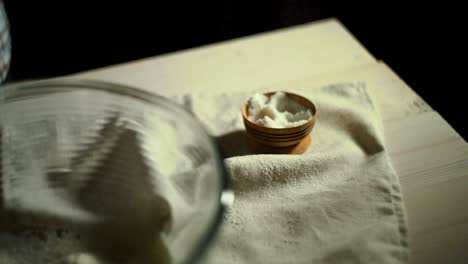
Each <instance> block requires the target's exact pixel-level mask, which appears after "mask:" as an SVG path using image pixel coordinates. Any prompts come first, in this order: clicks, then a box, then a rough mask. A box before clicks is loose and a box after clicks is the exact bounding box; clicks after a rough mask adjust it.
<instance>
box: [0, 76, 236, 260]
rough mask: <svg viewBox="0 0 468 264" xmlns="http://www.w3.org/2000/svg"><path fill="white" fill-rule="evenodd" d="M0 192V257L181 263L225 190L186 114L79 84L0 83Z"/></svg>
mask: <svg viewBox="0 0 468 264" xmlns="http://www.w3.org/2000/svg"><path fill="white" fill-rule="evenodd" d="M0 184H1V185H0V187H1V188H0V248H2V251H1V252H0V261H1V260H4V259H7V260H8V261H13V262H14V263H80V261H85V260H88V261H96V262H97V263H192V262H195V261H196V260H197V259H199V258H200V257H201V256H202V255H203V253H204V252H206V249H207V248H208V246H209V244H210V241H211V240H212V238H213V237H214V235H215V233H216V230H217V229H218V227H219V225H220V222H221V221H220V220H221V217H222V214H223V208H224V206H225V205H226V204H225V203H223V201H225V200H223V199H222V198H223V195H229V194H230V193H229V191H228V190H227V188H226V187H227V177H226V173H225V169H224V166H223V160H222V157H221V156H220V154H219V151H218V148H217V146H216V144H215V143H214V140H213V139H212V138H211V137H210V136H209V135H208V134H207V133H206V131H205V130H204V128H203V127H202V125H201V124H200V123H199V122H198V121H197V120H196V119H195V118H194V116H193V115H191V114H190V113H189V112H187V111H185V110H184V109H183V108H182V107H180V106H178V105H177V104H175V103H173V102H171V101H170V100H168V99H166V98H164V97H160V96H156V95H154V94H150V93H147V92H144V91H141V90H137V89H134V88H131V87H127V86H123V85H118V84H112V83H104V82H97V81H84V80H46V81H33V82H24V83H16V84H10V85H7V86H2V87H0ZM2 258H3V259H2Z"/></svg>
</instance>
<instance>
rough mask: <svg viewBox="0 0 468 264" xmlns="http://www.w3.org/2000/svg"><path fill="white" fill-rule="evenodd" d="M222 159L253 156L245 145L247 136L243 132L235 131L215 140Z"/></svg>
mask: <svg viewBox="0 0 468 264" xmlns="http://www.w3.org/2000/svg"><path fill="white" fill-rule="evenodd" d="M215 140H216V142H217V143H218V145H219V147H220V149H221V151H222V154H223V156H224V158H231V157H236V156H244V155H250V154H254V153H253V152H251V151H250V150H249V147H248V145H247V134H246V133H245V131H244V130H236V131H233V132H229V133H227V134H224V135H221V136H218V137H216V138H215Z"/></svg>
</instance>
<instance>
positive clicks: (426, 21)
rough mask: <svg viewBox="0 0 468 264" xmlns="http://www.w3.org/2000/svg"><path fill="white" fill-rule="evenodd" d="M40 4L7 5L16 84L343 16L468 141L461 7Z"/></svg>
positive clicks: (301, 1)
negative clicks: (20, 81) (21, 81)
mask: <svg viewBox="0 0 468 264" xmlns="http://www.w3.org/2000/svg"><path fill="white" fill-rule="evenodd" d="M44 2H45V1H39V3H37V2H36V1H34V2H33V1H18V0H9V1H4V3H5V8H6V10H7V14H8V16H9V19H10V27H11V35H12V41H13V43H12V45H13V50H12V52H13V54H12V65H11V72H10V81H16V80H22V79H29V78H42V77H53V76H57V75H63V74H69V73H74V72H79V71H83V70H86V69H92V68H97V67H102V66H106V65H111V64H115V63H120V62H125V61H130V60H135V59H139V58H144V57H148V56H154V55H158V54H163V53H167V52H173V51H177V50H181V49H186V48H190V47H195V46H199V45H204V44H208V43H213V42H218V41H223V40H228V39H232V38H236V37H240V36H245V35H251V34H255V33H259V32H264V31H269V30H273V29H277V28H283V27H288V26H293V25H297V24H302V23H306V22H310V21H315V20H319V19H323V18H329V17H337V18H338V19H340V20H341V21H342V22H343V24H344V25H345V26H346V27H347V28H348V29H349V30H350V31H351V32H352V33H353V34H354V35H355V36H356V37H357V38H358V39H359V40H360V41H361V42H362V43H363V44H364V45H365V46H366V47H367V48H368V49H369V51H370V52H371V53H372V54H373V55H374V56H375V57H376V58H378V59H381V60H383V61H385V62H386V63H387V64H388V65H390V67H392V68H393V69H394V70H395V71H396V72H397V74H399V75H400V77H402V79H403V80H405V81H406V82H407V83H408V84H409V85H410V86H411V87H412V88H413V89H414V90H415V91H416V92H417V93H418V94H420V95H421V96H422V97H423V98H424V99H425V100H426V101H427V102H428V103H429V104H430V105H431V106H432V107H433V108H434V109H435V110H437V111H438V112H439V113H441V115H442V116H443V117H444V118H445V119H446V120H447V121H448V122H449V123H450V124H451V125H452V126H453V127H455V129H456V130H457V131H458V132H459V133H460V134H462V136H464V137H465V139H466V135H467V126H466V125H465V120H464V114H465V107H463V106H464V105H465V104H466V103H465V101H466V100H465V99H464V90H465V87H464V86H465V84H464V83H462V82H461V81H460V80H461V78H460V77H462V76H464V75H465V73H463V72H462V71H461V70H458V69H464V68H466V67H465V66H464V64H466V62H465V61H464V59H462V54H463V55H464V52H462V51H463V50H462V49H461V48H462V47H463V46H464V45H463V44H462V42H464V35H465V34H466V31H467V30H466V29H464V28H463V27H462V26H463V23H462V18H463V13H462V11H463V9H462V8H460V7H455V6H447V5H441V4H440V3H437V2H434V4H428V3H426V4H424V5H423V4H420V5H416V6H413V7H410V6H408V5H407V4H400V3H397V2H390V1H378V3H376V4H373V5H369V4H367V5H365V6H356V5H357V4H358V3H357V2H356V3H355V4H354V5H353V6H346V7H345V6H342V5H337V4H333V3H331V2H329V1H306V0H272V1H249V2H243V1H234V0H218V1H197V2H193V1H186V2H181V1H174V2H156V1H148V2H145V4H142V2H139V3H134V2H130V1H126V2H123V3H118V1H115V2H107V3H103V2H100V1H95V2H90V3H86V2H83V1H80V2H78V1H77V2H74V1H61V3H50V2H45V3H44ZM63 2H65V3H63ZM96 2H98V3H96ZM135 2H136V1H135ZM374 2H375V1H374ZM124 3H126V4H124Z"/></svg>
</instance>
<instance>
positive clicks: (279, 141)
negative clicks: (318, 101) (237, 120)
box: [242, 92, 317, 149]
mask: <svg viewBox="0 0 468 264" xmlns="http://www.w3.org/2000/svg"><path fill="white" fill-rule="evenodd" d="M275 93H276V92H268V93H264V95H266V96H267V97H271V96H272V95H273V94H275ZM284 93H285V94H286V96H288V97H289V98H290V99H292V100H294V101H295V102H297V103H299V104H300V105H301V106H303V107H304V108H306V109H310V111H311V112H312V114H313V117H312V118H311V119H310V120H308V121H307V122H306V123H304V124H302V125H299V126H296V127H288V128H270V127H265V126H261V125H258V124H256V123H254V122H252V121H250V120H249V118H248V117H249V101H247V102H245V103H244V105H243V106H242V117H243V120H244V126H245V130H246V132H247V136H248V138H249V139H250V140H253V141H254V142H256V143H258V144H261V145H264V146H266V147H271V148H278V149H280V148H287V147H289V148H290V147H293V146H295V145H298V144H299V143H300V142H301V141H303V140H304V139H305V138H306V137H307V136H309V134H310V133H311V131H312V129H313V128H314V125H315V122H316V121H317V108H316V107H315V105H314V103H312V102H311V101H310V100H309V99H307V98H305V97H303V96H300V95H298V94H294V93H289V92H284Z"/></svg>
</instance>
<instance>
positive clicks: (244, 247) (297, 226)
mask: <svg viewBox="0 0 468 264" xmlns="http://www.w3.org/2000/svg"><path fill="white" fill-rule="evenodd" d="M293 92H295V93H298V94H301V95H303V96H305V97H307V98H309V99H310V100H312V101H313V102H314V103H315V104H316V106H317V109H318V121H317V124H316V126H315V128H314V130H313V131H312V145H311V147H309V149H308V150H307V152H306V153H304V154H302V155H254V154H251V153H249V150H248V148H247V147H246V143H245V132H244V126H243V123H242V115H241V111H240V107H241V105H242V103H243V102H245V100H246V99H247V98H248V97H249V96H251V94H242V93H238V94H222V93H219V94H190V95H185V96H184V97H183V98H179V99H180V100H181V101H183V103H184V104H185V105H186V107H187V108H189V109H190V110H191V111H192V112H193V113H194V114H195V115H196V116H197V117H198V119H199V120H200V121H201V122H203V123H204V124H205V125H206V127H207V128H208V130H209V132H210V133H211V134H213V135H215V136H216V137H217V139H218V141H219V143H220V144H221V146H222V148H223V149H224V151H225V152H226V155H227V158H226V160H225V163H226V165H227V168H228V171H229V172H230V174H231V178H232V188H233V190H234V193H235V202H234V205H233V207H232V208H231V209H230V210H229V211H228V213H227V215H226V216H225V219H224V223H223V225H222V227H221V229H220V231H219V234H218V237H217V239H216V240H215V242H214V243H213V246H212V249H211V250H210V251H209V252H208V253H207V256H206V260H205V261H204V263H205V262H206V263H269V264H272V263H406V262H407V259H408V246H407V226H406V220H405V213H404V209H403V204H402V194H401V191H400V186H399V180H398V176H397V175H396V173H395V171H394V170H393V168H392V166H391V163H390V160H389V158H388V155H387V153H386V149H385V144H384V142H383V127H382V124H381V120H380V117H379V114H378V113H377V111H376V109H375V107H374V105H373V103H372V101H371V99H370V97H369V95H368V93H367V91H366V88H365V84H363V83H340V84H334V85H330V86H327V87H323V88H322V89H301V90H295V91H293Z"/></svg>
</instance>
